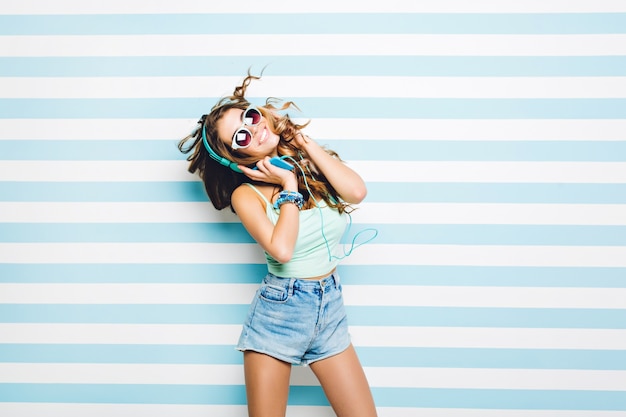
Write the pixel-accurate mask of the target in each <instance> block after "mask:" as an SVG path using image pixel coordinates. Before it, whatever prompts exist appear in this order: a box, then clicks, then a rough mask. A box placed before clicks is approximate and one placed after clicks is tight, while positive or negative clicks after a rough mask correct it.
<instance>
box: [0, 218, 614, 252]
mask: <svg viewBox="0 0 626 417" xmlns="http://www.w3.org/2000/svg"><path fill="white" fill-rule="evenodd" d="M365 229H375V230H377V231H378V236H377V237H376V239H375V242H376V243H379V244H455V245H557V246H576V245H582V246H626V226H569V225H497V224H496V225H490V224H480V225H464V224H454V225H446V224H434V225H431V224H358V223H354V224H353V225H352V227H351V228H350V230H349V231H348V233H347V234H346V236H344V239H343V243H344V244H346V245H348V244H350V243H351V241H352V238H353V237H354V236H355V234H356V233H359V232H361V231H364V230H365ZM370 236H371V235H370V234H367V237H370ZM364 238H365V236H362V237H360V238H359V239H358V240H357V243H359V242H362V241H363V239H364ZM0 242H15V243H27V242H38V243H39V242H53V243H57V242H125V243H126V242H195V243H254V240H253V239H252V238H251V237H250V235H249V234H248V232H247V231H246V230H245V229H244V227H243V226H242V225H241V224H240V223H0ZM346 250H347V246H346Z"/></svg>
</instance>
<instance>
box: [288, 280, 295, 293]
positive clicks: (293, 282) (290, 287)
mask: <svg viewBox="0 0 626 417" xmlns="http://www.w3.org/2000/svg"><path fill="white" fill-rule="evenodd" d="M295 283H296V278H291V279H290V280H289V296H292V295H293V285H294V284H295Z"/></svg>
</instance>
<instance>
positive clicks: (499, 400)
mask: <svg viewBox="0 0 626 417" xmlns="http://www.w3.org/2000/svg"><path fill="white" fill-rule="evenodd" d="M372 394H373V396H374V400H375V402H376V405H377V406H378V407H424V408H470V409H471V408H479V409H480V408H483V409H505V410H509V409H534V410H614V411H623V410H626V392H624V391H575V390H570V391H565V390H526V389H524V390H504V389H434V388H396V387H388V388H380V387H373V388H372ZM0 401H1V402H34V403H116V404H236V405H244V404H246V401H245V387H244V386H243V385H156V384H146V385H131V384H0ZM289 405H312V406H316V405H319V406H325V405H328V402H327V401H326V399H325V397H324V394H323V392H322V389H321V387H318V386H313V387H304V386H292V387H290V391H289Z"/></svg>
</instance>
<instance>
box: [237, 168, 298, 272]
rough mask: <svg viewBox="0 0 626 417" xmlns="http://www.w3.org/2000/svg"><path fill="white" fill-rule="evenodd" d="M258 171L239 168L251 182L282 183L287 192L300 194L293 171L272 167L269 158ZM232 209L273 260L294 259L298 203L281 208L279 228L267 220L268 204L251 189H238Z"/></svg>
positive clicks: (246, 187) (283, 261) (245, 187)
mask: <svg viewBox="0 0 626 417" xmlns="http://www.w3.org/2000/svg"><path fill="white" fill-rule="evenodd" d="M257 167H259V169H258V170H251V169H249V168H247V167H244V166H240V168H241V170H242V171H244V173H245V174H246V175H247V176H248V177H249V178H251V179H253V180H255V181H261V182H265V183H273V184H280V185H281V186H282V189H283V190H285V191H297V190H298V187H297V180H296V176H295V175H294V174H293V172H291V171H286V170H284V169H282V168H277V167H275V166H273V165H272V164H270V162H269V158H265V159H263V160H261V161H260V162H259V163H258V164H257ZM231 202H232V204H233V208H234V209H235V212H236V213H237V216H239V219H240V220H241V223H242V224H243V226H244V227H245V228H246V230H247V231H248V233H250V236H252V238H253V239H254V240H255V241H257V243H258V244H259V245H260V246H261V247H262V248H263V250H264V251H266V252H267V253H268V254H269V255H270V256H271V257H272V258H274V259H276V260H277V261H278V262H280V263H286V262H288V261H289V260H291V257H292V256H293V249H294V247H295V245H296V239H297V237H298V226H299V224H300V223H299V219H298V217H299V215H300V214H299V211H300V210H299V209H298V207H297V206H296V205H295V204H291V203H285V204H283V205H281V206H280V214H279V216H278V221H277V222H276V225H274V224H272V222H271V221H270V220H269V219H268V218H267V214H266V212H265V201H264V200H262V199H261V198H260V196H259V195H258V194H257V193H256V192H255V191H254V190H253V189H252V188H250V187H249V186H247V185H242V186H239V187H238V188H237V189H235V191H234V192H233V195H232V196H231Z"/></svg>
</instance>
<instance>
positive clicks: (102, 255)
mask: <svg viewBox="0 0 626 417" xmlns="http://www.w3.org/2000/svg"><path fill="white" fill-rule="evenodd" d="M0 262H8V263H34V264H39V263H53V264H56V263H77V264H89V263H156V264H159V263H174V264H184V263H194V264H212V263H219V264H222V263H225V264H236V263H239V264H248V263H264V262H265V257H264V255H263V252H262V250H261V249H260V248H259V246H258V245H256V244H253V243H251V244H243V243H241V244H230V243H0ZM343 263H345V264H347V265H379V264H386V265H387V264H392V265H393V264H395V265H463V266H543V267H547V266H560V267H620V268H621V267H626V246H541V245H537V246H520V245H509V246H494V245H477V246H472V245H408V244H398V245H394V244H372V243H369V244H367V245H363V246H360V247H359V248H358V249H357V250H355V251H354V252H353V253H352V255H350V256H349V257H347V258H345V259H344V260H343Z"/></svg>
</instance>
